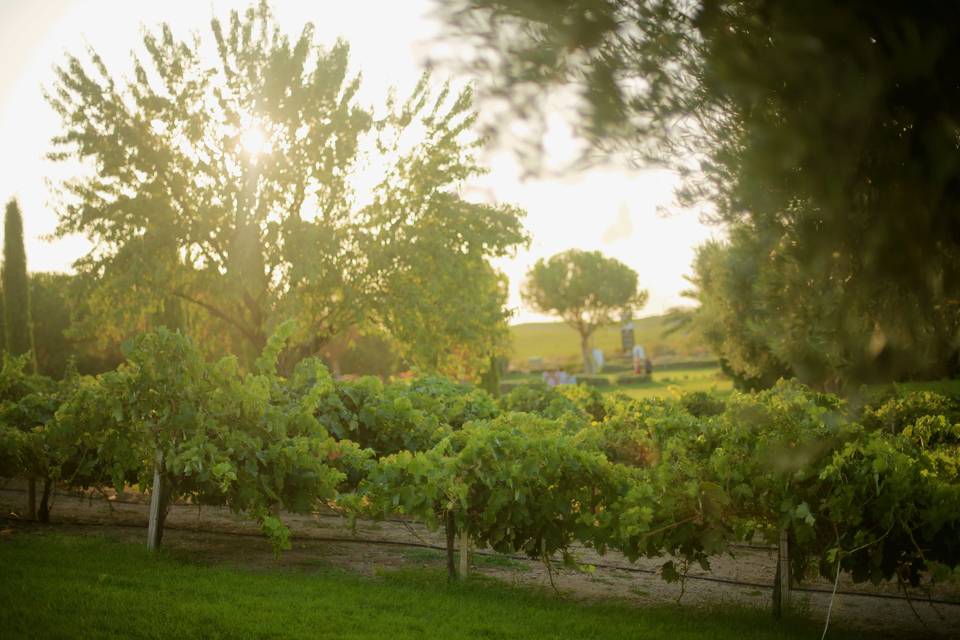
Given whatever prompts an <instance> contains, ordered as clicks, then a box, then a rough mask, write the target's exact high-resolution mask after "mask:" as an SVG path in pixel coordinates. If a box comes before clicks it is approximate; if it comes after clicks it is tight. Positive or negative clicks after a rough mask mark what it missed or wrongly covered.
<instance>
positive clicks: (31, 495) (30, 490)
mask: <svg viewBox="0 0 960 640" xmlns="http://www.w3.org/2000/svg"><path fill="white" fill-rule="evenodd" d="M27 517H28V518H30V519H31V520H36V519H37V479H36V478H30V479H29V480H28V481H27Z"/></svg>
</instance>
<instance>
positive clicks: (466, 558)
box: [460, 527, 470, 581]
mask: <svg viewBox="0 0 960 640" xmlns="http://www.w3.org/2000/svg"><path fill="white" fill-rule="evenodd" d="M469 571H470V534H469V533H467V528H466V527H464V528H463V529H461V530H460V580H461V581H464V580H466V579H467V573H468V572H469Z"/></svg>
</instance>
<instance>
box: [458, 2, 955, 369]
mask: <svg viewBox="0 0 960 640" xmlns="http://www.w3.org/2000/svg"><path fill="white" fill-rule="evenodd" d="M445 9H446V10H447V11H448V17H449V18H450V23H451V24H452V25H453V26H454V28H455V30H456V34H457V36H458V37H460V36H463V35H468V36H470V40H469V41H470V42H474V43H477V44H478V45H479V46H480V47H481V49H482V51H481V53H480V54H479V55H478V56H476V67H477V69H478V70H479V71H480V72H481V79H482V85H483V86H484V87H486V89H487V90H488V91H490V92H492V93H494V94H495V95H496V96H497V97H498V98H503V97H506V98H507V99H506V100H503V99H501V100H499V101H498V102H496V103H493V104H512V105H513V106H514V107H517V109H518V111H519V112H520V113H521V114H522V115H524V116H530V115H531V114H534V115H539V116H543V115H545V114H546V113H547V112H548V111H549V110H548V108H546V106H547V105H548V104H550V103H549V102H546V101H545V99H544V98H545V97H546V96H549V95H550V92H549V91H545V90H544V89H545V88H550V87H563V88H564V90H565V91H566V92H567V95H569V94H571V93H572V94H573V95H575V101H576V102H577V107H578V109H577V110H576V111H575V112H576V113H579V114H584V117H583V118H581V119H578V121H577V124H578V126H579V128H580V130H581V131H582V132H583V133H584V134H585V135H586V137H587V138H589V139H590V140H591V141H593V143H594V145H593V146H592V149H593V150H596V151H599V152H601V153H604V154H615V155H621V156H626V157H627V158H628V159H629V160H631V161H634V162H638V163H649V162H657V163H666V164H668V165H669V166H672V167H674V168H675V169H676V170H677V171H679V172H680V173H681V174H683V175H684V176H686V178H687V180H686V183H685V185H684V188H683V189H682V190H681V192H680V196H681V200H682V201H683V202H684V203H685V204H695V203H698V202H702V201H709V202H710V203H711V204H712V210H713V211H714V213H715V215H716V217H717V218H718V219H719V220H720V221H722V222H724V223H726V224H728V225H741V226H742V228H744V229H746V230H748V231H749V233H752V234H754V235H756V236H758V237H764V238H770V244H769V248H770V249H771V250H773V249H776V250H777V256H778V259H783V260H784V261H785V262H786V264H787V265H789V269H791V270H793V271H794V273H795V274H796V278H795V279H794V280H793V282H794V284H796V285H801V284H803V283H806V285H805V286H795V287H793V291H794V292H795V294H796V295H797V296H802V300H803V301H805V302H806V303H808V304H804V303H802V302H801V303H800V304H798V305H797V306H791V307H790V308H789V309H787V310H785V311H784V313H793V312H794V311H796V312H797V313H796V315H794V316H793V317H792V318H788V320H789V321H790V322H792V323H793V325H794V327H796V328H800V327H802V325H803V323H804V322H805V321H807V320H812V321H814V322H815V323H819V319H818V318H817V317H812V318H810V317H804V314H803V313H802V310H803V309H810V308H813V307H815V306H816V305H817V304H818V302H819V297H820V296H821V295H822V292H823V291H824V290H829V291H830V297H831V298H832V299H833V300H834V302H835V303H836V309H837V310H838V312H839V313H842V314H844V315H846V316H848V317H847V318H844V319H843V320H842V321H841V322H840V324H842V325H845V326H850V327H853V326H856V325H864V326H866V327H868V329H867V334H868V335H870V336H874V339H873V340H872V342H871V341H869V340H868V341H866V343H864V341H862V340H860V338H859V337H857V336H852V341H847V340H846V336H848V335H849V334H848V332H846V331H834V330H833V328H831V327H830V326H824V327H821V328H822V329H823V330H822V331H820V333H821V336H823V337H824V338H827V339H828V342H826V343H822V346H823V347H824V348H825V349H827V350H828V351H831V352H833V353H836V354H841V353H845V354H846V355H845V356H843V359H844V360H848V361H851V362H854V361H867V360H869V358H870V357H871V354H872V355H873V356H874V359H875V360H876V362H875V364H876V366H877V367H879V368H884V369H885V370H886V372H887V374H888V375H890V376H895V377H896V376H899V375H904V374H908V373H909V372H910V371H917V370H922V369H927V370H937V369H939V370H940V371H949V370H954V371H955V370H957V364H958V362H960V359H958V356H960V332H958V329H960V307H958V305H957V304H956V300H957V299H960V266H958V265H960V224H958V222H957V221H958V220H960V216H958V215H957V212H958V210H960V160H958V156H957V153H956V141H957V138H958V136H960V125H958V122H960V68H958V67H957V65H956V64H955V60H956V59H957V57H958V56H960V27H958V25H960V5H958V4H957V3H951V2H938V1H937V0H919V1H917V2H900V3H890V2H871V1H869V0H842V1H836V0H813V1H811V2H802V3H801V2H791V1H790V0H692V1H688V0H640V1H638V2H633V1H629V2H628V1H626V0H561V1H559V2H554V1H550V0H529V1H523V2H518V1H515V0H461V1H459V2H453V3H449V4H447V5H446V7H445ZM571 90H572V91H571ZM495 122H497V123H498V124H500V125H501V126H502V125H503V124H504V123H505V122H506V120H505V119H504V118H498V119H497V120H496V121H495ZM503 129H504V130H507V129H508V128H507V127H503ZM532 129H533V130H536V128H532ZM510 130H512V129H510ZM757 256H758V257H760V256H761V254H757ZM758 264H759V263H758ZM785 268H787V267H785ZM810 283H819V285H820V286H810ZM827 322H828V323H832V324H834V325H836V324H837V323H836V321H835V317H834V316H833V315H831V316H829V317H828V318H827ZM770 339H771V340H776V339H779V338H778V336H776V335H775V334H772V335H771V336H770ZM791 339H792V338H791ZM881 343H882V344H883V345H886V347H887V348H886V349H877V345H878V344H881ZM891 350H892V351H896V352H898V353H900V354H903V355H904V356H909V355H910V354H914V355H915V357H914V358H911V357H904V358H896V359H895V360H896V362H897V363H898V364H897V366H891V367H889V368H887V367H886V364H885V363H884V361H883V358H884V357H885V356H884V355H883V354H886V353H890V352H891ZM931 354H939V355H938V356H936V357H937V359H938V362H937V363H930V362H928V359H929V358H930V356H931ZM825 359H826V360H832V359H833V357H832V356H830V355H829V354H827V356H826V358H825ZM934 365H936V366H934ZM868 368H869V367H868ZM858 369H859V370H861V371H863V367H859V366H857V367H847V368H846V370H847V371H848V372H850V375H853V372H854V371H855V370H858ZM852 379H853V380H854V381H856V379H855V377H854V378H852Z"/></svg>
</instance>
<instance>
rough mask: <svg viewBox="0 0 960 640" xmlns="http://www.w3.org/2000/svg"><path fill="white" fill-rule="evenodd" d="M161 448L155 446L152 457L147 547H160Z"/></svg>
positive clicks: (161, 521)
mask: <svg viewBox="0 0 960 640" xmlns="http://www.w3.org/2000/svg"><path fill="white" fill-rule="evenodd" d="M162 493H163V449H161V448H160V447H157V450H156V452H155V453H154V457H153V489H152V490H151V493H150V519H149V521H148V524H147V549H150V550H151V551H155V550H156V549H158V548H159V547H160V538H161V537H162V536H163V518H162V517H161V516H160V512H161V511H162V509H161V503H162V502H163V496H162V495H161V494H162Z"/></svg>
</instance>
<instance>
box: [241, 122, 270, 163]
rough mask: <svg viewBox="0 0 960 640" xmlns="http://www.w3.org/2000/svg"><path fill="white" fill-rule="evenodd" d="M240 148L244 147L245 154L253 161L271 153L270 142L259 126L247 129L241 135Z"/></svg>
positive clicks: (255, 125)
mask: <svg viewBox="0 0 960 640" xmlns="http://www.w3.org/2000/svg"><path fill="white" fill-rule="evenodd" d="M240 146H241V147H243V150H244V152H245V153H246V154H247V155H248V156H249V157H250V158H251V159H253V160H256V159H257V158H258V157H260V156H261V155H263V154H265V153H269V152H270V141H269V140H268V139H267V135H266V134H265V133H264V131H263V127H261V126H260V125H258V124H254V125H251V126H249V127H247V129H246V130H244V132H243V133H242V134H240Z"/></svg>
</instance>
